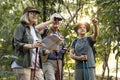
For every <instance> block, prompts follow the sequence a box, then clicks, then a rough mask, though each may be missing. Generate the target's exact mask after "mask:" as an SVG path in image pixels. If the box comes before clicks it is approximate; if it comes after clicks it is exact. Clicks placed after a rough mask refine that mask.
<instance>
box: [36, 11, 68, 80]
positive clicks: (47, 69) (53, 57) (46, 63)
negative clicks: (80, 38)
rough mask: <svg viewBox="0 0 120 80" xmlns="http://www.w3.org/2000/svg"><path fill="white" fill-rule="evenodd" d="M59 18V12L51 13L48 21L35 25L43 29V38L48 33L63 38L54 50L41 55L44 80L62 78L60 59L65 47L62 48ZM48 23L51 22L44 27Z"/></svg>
mask: <svg viewBox="0 0 120 80" xmlns="http://www.w3.org/2000/svg"><path fill="white" fill-rule="evenodd" d="M61 20H62V17H61V16H60V14H58V13H54V14H53V15H51V17H50V20H49V21H46V22H44V23H41V24H39V25H37V26H36V28H37V29H39V30H40V31H41V30H43V33H42V35H43V38H44V37H46V36H48V35H52V34H55V35H57V36H58V37H60V38H61V39H62V40H63V43H62V44H61V45H58V48H56V50H55V51H53V52H49V53H51V54H48V55H47V54H45V55H43V72H44V75H45V80H62V78H61V76H62V75H61V74H62V67H63V66H62V60H63V55H64V53H65V52H66V49H65V48H64V47H65V42H64V38H63V35H62V34H61V32H60V30H59V26H60V21H61ZM49 24H51V26H50V27H49V28H48V27H46V26H48V25H49ZM53 46H54V45H53Z"/></svg>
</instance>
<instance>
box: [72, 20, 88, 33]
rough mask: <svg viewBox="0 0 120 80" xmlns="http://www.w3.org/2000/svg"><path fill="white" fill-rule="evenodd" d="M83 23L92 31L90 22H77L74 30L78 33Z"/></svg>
mask: <svg viewBox="0 0 120 80" xmlns="http://www.w3.org/2000/svg"><path fill="white" fill-rule="evenodd" d="M83 25H84V26H85V27H86V30H87V32H89V31H90V24H89V23H88V22H80V23H77V24H76V26H75V27H74V31H75V32H76V33H77V30H78V29H79V27H81V26H83Z"/></svg>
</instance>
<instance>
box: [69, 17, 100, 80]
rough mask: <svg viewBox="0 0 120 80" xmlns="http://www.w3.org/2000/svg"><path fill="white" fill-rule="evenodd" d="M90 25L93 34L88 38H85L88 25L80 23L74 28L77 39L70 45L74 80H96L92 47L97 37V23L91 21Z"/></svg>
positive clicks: (88, 28) (88, 29) (94, 20)
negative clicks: (73, 62) (73, 64)
mask: <svg viewBox="0 0 120 80" xmlns="http://www.w3.org/2000/svg"><path fill="white" fill-rule="evenodd" d="M92 23H93V26H94V27H93V34H92V35H91V36H89V37H87V36H86V33H87V32H89V31H90V24H89V23H87V22H80V23H78V24H77V25H76V26H75V28H74V30H75V32H76V33H77V35H78V38H77V39H75V40H73V42H72V44H71V49H70V57H71V58H72V59H74V60H75V80H96V77H95V61H94V54H93V50H92V46H93V45H94V43H95V42H96V37H97V36H98V30H97V25H98V21H97V20H96V19H93V20H92Z"/></svg>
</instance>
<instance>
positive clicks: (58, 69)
mask: <svg viewBox="0 0 120 80" xmlns="http://www.w3.org/2000/svg"><path fill="white" fill-rule="evenodd" d="M55 54H56V62H57V71H58V80H60V68H59V62H58V52H56V51H55Z"/></svg>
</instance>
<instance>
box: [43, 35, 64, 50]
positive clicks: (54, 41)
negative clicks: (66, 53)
mask: <svg viewBox="0 0 120 80" xmlns="http://www.w3.org/2000/svg"><path fill="white" fill-rule="evenodd" d="M61 41H62V40H61V39H60V37H58V36H57V35H55V34H53V35H49V36H47V37H45V38H44V39H43V40H42V47H43V48H45V49H48V50H50V51H53V50H56V49H57V48H58V45H59V44H60V43H61Z"/></svg>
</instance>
